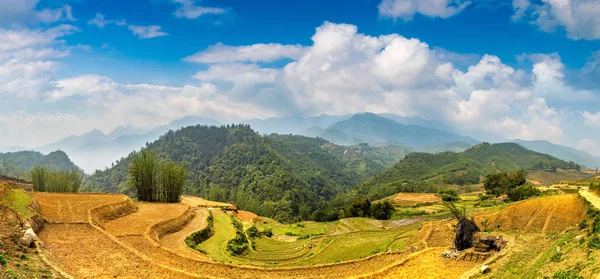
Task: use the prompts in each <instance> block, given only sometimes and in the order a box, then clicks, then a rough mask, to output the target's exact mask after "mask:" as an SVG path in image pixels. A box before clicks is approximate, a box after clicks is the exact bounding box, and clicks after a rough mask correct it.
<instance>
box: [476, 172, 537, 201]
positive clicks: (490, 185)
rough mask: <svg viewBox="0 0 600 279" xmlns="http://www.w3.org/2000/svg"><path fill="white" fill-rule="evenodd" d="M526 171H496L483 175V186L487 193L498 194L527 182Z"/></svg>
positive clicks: (505, 192)
mask: <svg viewBox="0 0 600 279" xmlns="http://www.w3.org/2000/svg"><path fill="white" fill-rule="evenodd" d="M526 176H527V173H526V172H525V171H523V170H520V171H518V172H516V173H506V172H497V173H492V174H489V175H487V176H486V177H485V180H484V182H483V186H484V188H485V190H486V191H488V193H490V194H492V195H495V196H499V195H502V194H508V192H509V191H510V190H512V189H514V188H517V187H518V186H521V185H524V184H525V183H526V182H527V179H526Z"/></svg>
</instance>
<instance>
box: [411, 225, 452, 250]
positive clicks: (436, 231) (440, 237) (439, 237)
mask: <svg viewBox="0 0 600 279" xmlns="http://www.w3.org/2000/svg"><path fill="white" fill-rule="evenodd" d="M456 223H457V222H456V219H449V220H443V221H436V222H427V223H424V224H423V226H421V229H420V230H419V231H418V232H417V233H415V234H413V235H412V236H411V237H410V239H409V242H408V243H410V244H411V245H413V246H414V247H416V248H418V249H423V248H427V247H450V246H452V241H453V240H454V237H455V232H454V227H453V226H452V225H453V224H454V225H456Z"/></svg>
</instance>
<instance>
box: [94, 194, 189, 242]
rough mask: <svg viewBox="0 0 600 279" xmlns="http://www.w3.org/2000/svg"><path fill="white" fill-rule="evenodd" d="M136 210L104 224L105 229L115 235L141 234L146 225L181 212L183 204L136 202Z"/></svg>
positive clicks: (184, 207)
mask: <svg viewBox="0 0 600 279" xmlns="http://www.w3.org/2000/svg"><path fill="white" fill-rule="evenodd" d="M135 205H136V206H137V207H138V211H137V212H135V213H132V214H129V215H127V216H125V217H122V218H119V219H115V220H113V221H110V222H107V223H106V224H104V227H105V228H106V231H108V232H109V233H111V234H112V235H115V236H124V235H142V234H144V233H145V232H146V230H147V229H148V227H150V226H152V225H154V224H156V223H158V222H162V221H165V220H169V219H171V218H175V217H176V216H177V215H179V214H181V213H183V212H184V211H185V210H186V209H187V206H186V205H184V204H173V203H171V204H168V203H146V202H136V203H135Z"/></svg>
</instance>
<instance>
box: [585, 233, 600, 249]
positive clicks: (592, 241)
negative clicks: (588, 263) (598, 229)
mask: <svg viewBox="0 0 600 279" xmlns="http://www.w3.org/2000/svg"><path fill="white" fill-rule="evenodd" d="M588 247H589V248H593V249H600V237H598V236H597V235H594V236H592V237H590V238H589V240H588Z"/></svg>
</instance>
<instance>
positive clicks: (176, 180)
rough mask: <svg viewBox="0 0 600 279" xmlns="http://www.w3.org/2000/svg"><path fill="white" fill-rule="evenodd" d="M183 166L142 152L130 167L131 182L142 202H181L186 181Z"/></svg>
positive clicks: (149, 152) (148, 152) (150, 152)
mask: <svg viewBox="0 0 600 279" xmlns="http://www.w3.org/2000/svg"><path fill="white" fill-rule="evenodd" d="M186 175H187V174H186V170H185V168H184V167H183V166H181V165H179V164H177V163H175V162H173V161H170V160H161V159H159V158H158V157H157V156H156V155H155V153H154V152H152V151H148V150H142V151H140V153H139V154H138V155H137V156H136V157H134V158H133V160H132V162H131V165H130V166H129V179H130V180H129V182H130V184H131V187H132V188H134V189H135V191H136V193H137V198H138V200H140V201H150V202H179V196H181V193H182V192H183V186H184V182H185V179H186Z"/></svg>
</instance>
